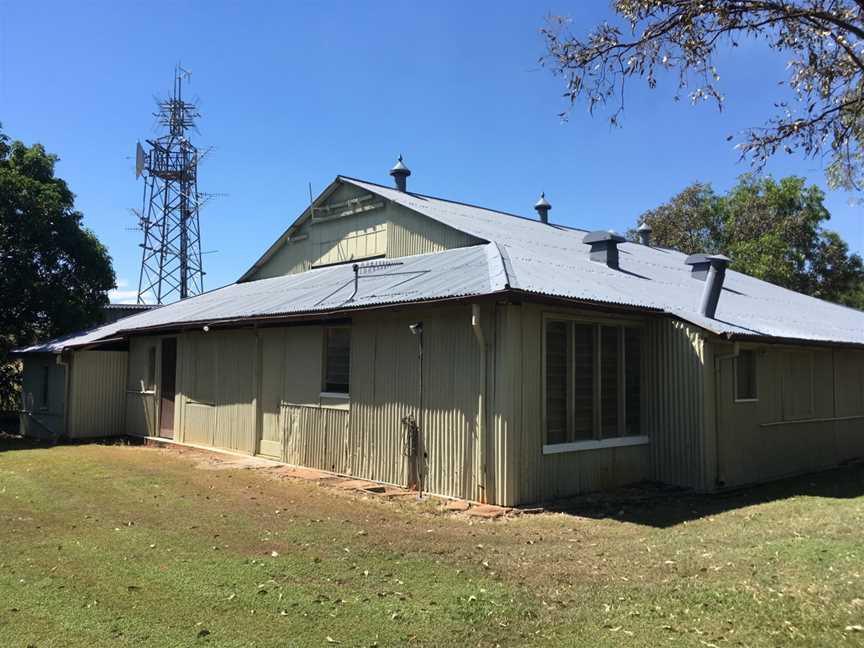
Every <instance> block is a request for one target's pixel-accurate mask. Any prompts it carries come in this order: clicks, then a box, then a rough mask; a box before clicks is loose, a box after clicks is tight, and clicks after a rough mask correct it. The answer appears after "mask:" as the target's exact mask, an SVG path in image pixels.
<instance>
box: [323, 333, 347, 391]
mask: <svg viewBox="0 0 864 648" xmlns="http://www.w3.org/2000/svg"><path fill="white" fill-rule="evenodd" d="M350 374H351V329H349V328H348V327H347V326H338V327H336V326H330V327H327V328H325V329H324V391H325V392H329V393H333V394H347V393H348V384H349V376H350Z"/></svg>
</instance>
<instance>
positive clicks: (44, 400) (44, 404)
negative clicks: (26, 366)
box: [39, 365, 51, 410]
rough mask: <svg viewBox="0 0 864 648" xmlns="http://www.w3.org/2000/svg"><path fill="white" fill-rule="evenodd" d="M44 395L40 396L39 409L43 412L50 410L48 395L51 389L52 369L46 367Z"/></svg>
mask: <svg viewBox="0 0 864 648" xmlns="http://www.w3.org/2000/svg"><path fill="white" fill-rule="evenodd" d="M41 386H42V393H41V394H39V396H40V400H39V408H40V409H43V410H47V409H48V393H49V391H50V387H51V367H49V366H48V365H45V366H44V367H42V385H41Z"/></svg>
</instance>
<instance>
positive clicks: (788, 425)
mask: <svg viewBox="0 0 864 648" xmlns="http://www.w3.org/2000/svg"><path fill="white" fill-rule="evenodd" d="M745 348H747V347H745ZM751 348H754V349H755V350H756V351H757V393H758V400H756V401H750V402H736V401H735V398H734V391H733V390H734V366H735V365H734V360H732V359H727V360H723V361H721V362H720V374H719V390H718V395H717V399H718V400H717V404H718V423H719V426H718V429H719V458H720V462H719V466H720V480H721V481H722V482H723V485H725V486H737V485H743V484H749V483H754V482H759V481H765V480H768V479H774V478H778V477H783V476H786V475H793V474H798V473H804V472H809V471H814V470H818V469H821V468H828V467H831V466H836V465H837V464H839V463H842V462H843V461H846V460H849V459H854V458H861V457H864V353H862V352H861V351H855V350H844V349H830V348H819V347H780V346H758V347H751ZM722 350H723V351H722V352H723V353H729V352H730V350H731V347H730V346H729V345H724V346H723V347H722ZM718 353H719V352H718Z"/></svg>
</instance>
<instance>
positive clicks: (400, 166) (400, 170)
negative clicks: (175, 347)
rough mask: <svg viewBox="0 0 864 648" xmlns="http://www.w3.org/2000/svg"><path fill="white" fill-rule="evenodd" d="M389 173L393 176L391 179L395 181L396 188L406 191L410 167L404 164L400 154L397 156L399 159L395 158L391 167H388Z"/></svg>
mask: <svg viewBox="0 0 864 648" xmlns="http://www.w3.org/2000/svg"><path fill="white" fill-rule="evenodd" d="M390 175H391V176H393V180H394V181H395V182H396V188H397V189H398V190H399V191H402V192H407V191H408V176H410V175H411V169H409V168H408V167H407V166H405V163H404V162H403V161H402V156H401V155H400V156H399V159H398V160H396V164H395V165H394V166H393V168H392V169H390Z"/></svg>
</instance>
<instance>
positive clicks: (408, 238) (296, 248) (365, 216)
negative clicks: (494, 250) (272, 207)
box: [253, 185, 479, 280]
mask: <svg viewBox="0 0 864 648" xmlns="http://www.w3.org/2000/svg"><path fill="white" fill-rule="evenodd" d="M356 199H360V200H361V201H362V202H358V203H357V206H356V207H355V208H353V209H354V210H355V212H356V213H353V214H351V215H349V216H342V217H338V214H339V211H340V210H338V209H337V210H335V211H333V212H331V213H330V214H331V215H330V216H323V215H322V214H323V213H324V212H323V209H322V210H321V212H320V213H319V214H317V215H316V218H315V220H314V221H313V220H307V221H306V222H305V223H303V224H302V225H301V226H300V227H299V228H298V229H297V230H296V231H295V232H294V233H293V234H292V236H291V239H290V240H287V241H283V242H282V244H281V245H280V247H279V248H278V249H277V250H275V251H274V252H273V254H272V255H271V256H270V258H269V259H268V260H267V261H266V262H265V263H263V264H262V266H261V267H260V268H259V269H258V270H257V271H256V272H255V274H254V276H253V280H254V279H266V278H268V277H278V276H281V275H286V274H295V273H298V272H304V271H306V270H309V269H310V268H312V267H313V266H319V265H329V264H334V263H346V262H349V261H352V260H354V259H368V258H375V257H390V258H393V257H401V256H411V255H414V254H425V253H428V252H440V251H441V250H447V249H451V248H455V247H464V246H466V245H473V244H475V243H478V242H479V240H478V239H475V238H474V237H472V236H469V235H468V234H465V233H463V232H459V231H458V230H455V229H453V228H451V227H447V226H446V225H443V224H441V223H438V222H436V221H433V220H430V219H428V218H424V217H422V216H420V215H419V214H417V213H415V212H413V211H411V210H409V209H406V208H404V207H402V206H400V205H395V204H392V203H390V202H388V201H386V200H384V199H383V198H381V197H380V196H375V195H373V194H370V193H368V192H366V191H364V190H362V189H360V188H359V187H354V186H350V185H343V186H342V187H340V188H339V189H338V190H336V191H335V192H334V193H333V195H332V196H330V198H329V199H328V201H327V202H326V203H325V204H324V205H322V206H321V207H322V208H323V207H326V206H328V205H337V204H340V203H344V202H346V201H350V200H356ZM346 209H351V208H349V207H346Z"/></svg>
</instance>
